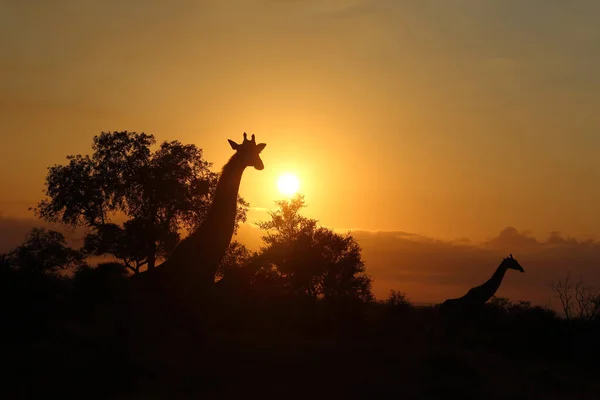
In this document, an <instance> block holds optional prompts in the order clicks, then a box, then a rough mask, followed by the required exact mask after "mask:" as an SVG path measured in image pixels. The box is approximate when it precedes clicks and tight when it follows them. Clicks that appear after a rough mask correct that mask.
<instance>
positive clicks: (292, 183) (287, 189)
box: [277, 174, 300, 196]
mask: <svg viewBox="0 0 600 400" xmlns="http://www.w3.org/2000/svg"><path fill="white" fill-rule="evenodd" d="M277 187H278V188H279V191H280V192H281V193H282V194H284V195H286V196H291V195H293V194H295V193H296V192H297V191H298V189H300V181H299V180H298V177H296V175H294V174H282V175H281V176H279V180H278V181H277Z"/></svg>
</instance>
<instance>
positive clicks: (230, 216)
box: [203, 154, 246, 239]
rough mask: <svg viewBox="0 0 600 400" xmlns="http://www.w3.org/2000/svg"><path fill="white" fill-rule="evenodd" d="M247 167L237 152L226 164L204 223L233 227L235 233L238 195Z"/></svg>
mask: <svg viewBox="0 0 600 400" xmlns="http://www.w3.org/2000/svg"><path fill="white" fill-rule="evenodd" d="M245 169H246V166H245V165H243V164H242V163H241V162H240V159H239V158H238V157H237V155H235V154H234V155H233V156H232V157H231V158H230V159H229V161H228V162H227V164H225V166H224V167H223V170H222V172H221V176H220V177H219V182H218V183H217V187H216V189H215V195H214V197H213V202H212V204H211V206H210V209H209V211H208V214H207V215H206V218H205V221H204V224H209V223H218V224H222V225H223V226H227V227H231V230H232V234H233V228H234V226H235V216H236V213H237V197H238V192H239V189H240V183H241V181H242V175H243V173H244V170H245ZM204 224H203V225H204ZM230 239H231V237H230Z"/></svg>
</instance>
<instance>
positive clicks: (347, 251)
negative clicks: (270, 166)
mask: <svg viewBox="0 0 600 400" xmlns="http://www.w3.org/2000/svg"><path fill="white" fill-rule="evenodd" d="M276 204H277V205H278V209H277V210H275V211H272V212H270V217H271V220H269V221H263V222H260V223H259V224H258V226H259V227H260V228H261V229H262V230H264V231H265V232H266V233H265V235H264V236H263V241H264V242H265V244H266V246H265V247H264V248H263V249H262V252H263V254H269V255H270V257H269V258H268V259H269V261H270V265H269V266H268V267H263V269H262V273H267V274H268V275H270V276H272V275H273V272H275V273H276V275H277V277H278V279H277V280H278V281H279V282H281V281H283V282H285V285H286V286H287V288H289V289H290V290H291V291H292V292H293V293H296V294H302V295H308V296H310V297H314V298H322V299H325V300H340V299H359V300H363V301H368V300H372V299H373V295H372V293H371V279H370V277H369V276H367V274H366V273H365V265H364V262H363V260H362V256H361V248H360V246H359V245H358V243H357V242H356V240H355V239H354V238H353V237H352V236H351V235H350V234H345V235H342V234H339V233H336V232H334V231H332V230H331V229H328V228H324V227H319V226H318V225H317V221H316V220H314V219H310V218H307V217H305V216H302V215H301V214H300V211H301V209H302V208H304V207H305V206H306V204H305V202H304V197H303V196H302V195H297V196H296V197H295V198H293V199H291V200H289V201H288V200H281V201H277V202H276ZM273 268H274V269H273Z"/></svg>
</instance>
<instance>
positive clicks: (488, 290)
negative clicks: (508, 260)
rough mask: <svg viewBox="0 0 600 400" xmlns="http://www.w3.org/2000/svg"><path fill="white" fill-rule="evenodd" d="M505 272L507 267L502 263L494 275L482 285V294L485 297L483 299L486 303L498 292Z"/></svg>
mask: <svg viewBox="0 0 600 400" xmlns="http://www.w3.org/2000/svg"><path fill="white" fill-rule="evenodd" d="M505 273H506V268H505V267H504V266H503V265H502V264H500V266H499V267H498V268H497V269H496V272H494V275H492V277H491V278H490V279H489V280H488V281H487V282H486V283H484V284H483V285H482V287H483V289H484V290H482V296H483V297H484V299H482V300H483V302H484V303H485V302H486V301H488V300H489V299H491V298H492V296H493V295H494V294H496V291H497V290H498V288H499V287H500V284H501V283H502V279H504V274H505Z"/></svg>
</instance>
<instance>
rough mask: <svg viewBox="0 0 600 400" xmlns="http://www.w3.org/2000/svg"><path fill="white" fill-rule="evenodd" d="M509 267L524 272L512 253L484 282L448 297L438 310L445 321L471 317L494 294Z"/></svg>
mask: <svg viewBox="0 0 600 400" xmlns="http://www.w3.org/2000/svg"><path fill="white" fill-rule="evenodd" d="M509 269H514V270H517V271H520V272H525V270H524V269H523V267H521V265H520V264H519V262H518V261H517V260H516V259H514V258H513V256H512V254H511V255H510V256H509V257H506V258H504V259H503V260H502V262H501V263H500V265H499V266H498V268H497V269H496V271H495V272H494V274H493V275H492V277H491V278H490V279H488V280H487V281H486V282H485V283H484V284H482V285H480V286H476V287H474V288H471V289H470V290H469V291H468V292H467V294H465V295H464V296H462V297H459V298H454V299H448V300H446V301H444V302H443V303H442V304H440V306H439V312H440V314H441V315H442V319H443V320H444V321H445V322H449V321H451V320H454V321H456V320H464V319H471V318H473V317H474V316H475V315H477V313H478V312H480V311H481V310H482V308H483V306H484V305H485V303H486V302H487V301H488V300H489V299H491V298H492V296H494V294H496V291H498V288H499V287H500V285H501V284H502V280H503V279H504V275H505V274H506V271H507V270H509Z"/></svg>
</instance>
